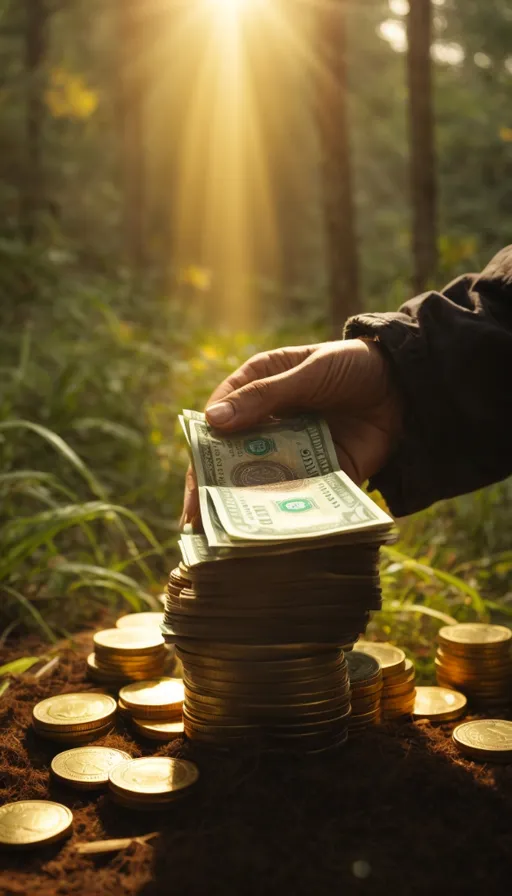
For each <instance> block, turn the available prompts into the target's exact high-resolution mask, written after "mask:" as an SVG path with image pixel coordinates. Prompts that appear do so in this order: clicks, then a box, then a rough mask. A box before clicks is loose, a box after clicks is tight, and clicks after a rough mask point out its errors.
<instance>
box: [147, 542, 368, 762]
mask: <svg viewBox="0 0 512 896" xmlns="http://www.w3.org/2000/svg"><path fill="white" fill-rule="evenodd" d="M377 560H378V545H355V544H354V545H352V546H351V547H350V548H348V547H344V546H338V548H337V549H336V551H333V550H332V549H326V548H325V547H324V548H316V549H314V548H311V547H310V548H309V549H305V548H303V550H302V551H300V552H299V551H296V552H289V553H284V554H280V555H275V556H267V557H266V558H265V563H264V564H262V563H261V560H260V561H259V562H258V563H257V564H255V563H251V562H250V560H249V559H247V558H244V559H242V558H240V559H238V558H233V559H226V560H223V561H222V562H221V563H219V562H216V561H213V563H204V564H201V565H196V566H193V567H191V568H187V567H186V566H185V565H184V564H183V563H182V564H181V565H180V567H179V568H177V569H175V570H173V571H172V572H171V574H170V579H169V586H168V601H167V605H166V617H165V624H164V626H163V629H162V630H163V632H164V637H166V638H169V639H171V640H172V641H175V643H176V655H177V657H178V659H179V660H181V663H182V667H183V679H184V684H185V702H184V712H183V716H184V724H185V733H186V734H187V735H188V737H190V738H192V739H194V740H196V741H201V742H203V743H208V744H215V745H217V746H232V745H235V744H237V743H243V742H253V741H255V742H258V744H259V745H260V746H263V747H265V748H269V749H283V748H288V747H289V748H295V749H300V750H305V751H308V752H315V751H317V750H325V749H330V748H332V747H335V746H338V745H340V744H342V743H344V742H345V740H346V738H347V734H348V720H349V716H350V696H349V691H350V687H349V681H348V670H347V664H346V660H345V656H344V648H348V649H350V648H351V647H352V646H353V644H354V641H355V640H356V638H357V637H358V635H359V633H360V632H362V631H363V630H364V628H365V626H366V623H367V619H368V615H369V609H370V608H371V609H377V608H378V607H379V606H380V591H379V579H378V571H377V568H376V567H377ZM312 596H313V597H314V600H312ZM308 620H309V622H308Z"/></svg>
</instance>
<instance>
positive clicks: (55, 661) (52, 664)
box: [32, 656, 60, 679]
mask: <svg viewBox="0 0 512 896" xmlns="http://www.w3.org/2000/svg"><path fill="white" fill-rule="evenodd" d="M59 663H60V656H54V657H53V658H52V659H51V660H48V662H47V663H45V664H44V666H41V668H40V669H38V671H37V672H34V673H33V675H32V677H33V678H37V679H39V678H46V676H47V675H50V673H51V672H53V670H54V669H55V668H56V667H57V666H58V665H59Z"/></svg>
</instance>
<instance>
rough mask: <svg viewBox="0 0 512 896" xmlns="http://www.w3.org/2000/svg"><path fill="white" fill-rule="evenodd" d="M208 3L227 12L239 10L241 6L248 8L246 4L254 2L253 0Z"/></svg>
mask: <svg viewBox="0 0 512 896" xmlns="http://www.w3.org/2000/svg"><path fill="white" fill-rule="evenodd" d="M209 2H210V3H211V4H212V5H213V6H218V7H221V8H222V9H224V10H225V11H229V10H237V9H240V8H241V7H242V6H248V4H249V3H251V2H254V0H209Z"/></svg>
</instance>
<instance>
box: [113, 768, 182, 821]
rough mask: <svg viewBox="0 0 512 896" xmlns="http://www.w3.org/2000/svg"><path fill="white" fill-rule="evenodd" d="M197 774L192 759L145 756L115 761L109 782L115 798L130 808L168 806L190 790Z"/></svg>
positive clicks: (162, 807)
mask: <svg viewBox="0 0 512 896" xmlns="http://www.w3.org/2000/svg"><path fill="white" fill-rule="evenodd" d="M198 778H199V770H198V768H197V766H196V765H194V763H193V762H187V761H186V760H184V759H169V758H168V757H167V756H149V757H146V756H145V757H142V758H141V759H130V760H129V761H128V762H121V763H119V764H118V765H116V766H115V767H114V768H113V769H112V771H111V772H110V774H109V781H108V783H109V792H110V796H111V797H112V799H113V800H114V801H115V802H116V803H119V804H120V805H121V806H125V807H126V808H127V809H165V808H166V807H167V806H168V805H169V804H170V803H173V802H175V801H176V800H178V799H180V798H182V797H183V796H185V795H186V794H187V793H189V792H190V790H191V788H192V787H193V786H194V784H195V783H196V782H197V780H198Z"/></svg>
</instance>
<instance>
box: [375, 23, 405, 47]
mask: <svg viewBox="0 0 512 896" xmlns="http://www.w3.org/2000/svg"><path fill="white" fill-rule="evenodd" d="M378 34H379V36H380V37H382V39H383V40H386V41H387V42H388V44H390V46H391V47H392V49H393V50H394V51H395V52H396V53H404V52H405V50H406V49H407V34H406V31H405V25H404V23H403V22H401V21H400V19H386V20H385V21H384V22H381V23H380V25H379V27H378Z"/></svg>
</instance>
